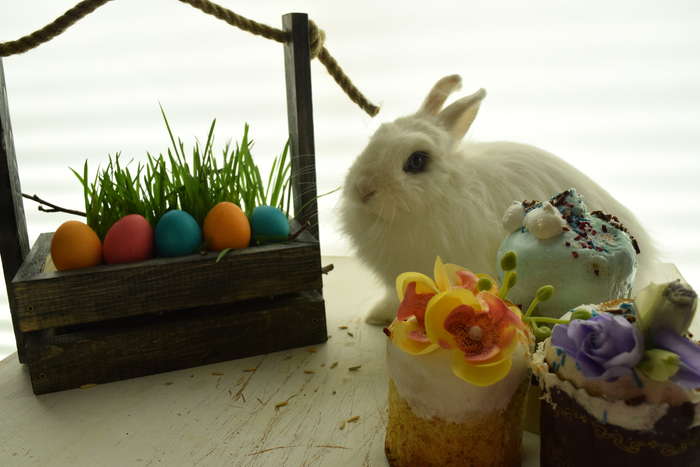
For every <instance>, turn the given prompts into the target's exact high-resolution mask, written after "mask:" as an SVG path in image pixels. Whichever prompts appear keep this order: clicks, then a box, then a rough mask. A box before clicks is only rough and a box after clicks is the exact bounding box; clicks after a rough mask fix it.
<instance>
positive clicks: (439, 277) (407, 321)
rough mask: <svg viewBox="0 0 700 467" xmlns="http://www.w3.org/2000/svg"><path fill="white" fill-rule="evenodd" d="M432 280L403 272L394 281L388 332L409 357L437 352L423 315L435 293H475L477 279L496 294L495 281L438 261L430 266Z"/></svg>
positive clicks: (489, 277) (437, 259)
mask: <svg viewBox="0 0 700 467" xmlns="http://www.w3.org/2000/svg"><path fill="white" fill-rule="evenodd" d="M433 272H434V277H435V280H433V279H431V278H430V277H428V276H426V275H425V274H420V273H417V272H406V273H403V274H400V275H399V276H398V277H397V278H396V293H397V295H398V297H399V300H400V302H401V303H400V305H399V310H398V313H397V316H396V319H395V320H394V322H393V323H391V326H389V328H388V329H389V331H390V333H391V334H390V335H391V340H392V341H393V342H394V343H395V344H396V345H397V346H398V347H399V348H401V349H402V350H404V351H405V352H408V353H410V354H414V355H417V354H424V353H429V352H432V351H434V350H435V349H437V348H438V345H437V343H435V342H431V340H430V339H429V338H428V336H427V334H426V331H425V313H426V310H427V309H428V304H429V302H430V301H431V300H432V299H433V298H434V297H435V296H436V295H438V294H439V293H441V292H446V291H449V290H453V289H460V290H470V291H472V292H473V293H477V287H478V283H479V280H480V279H488V282H489V283H490V284H491V288H490V289H489V291H491V292H494V293H495V291H497V290H498V285H497V283H496V281H495V280H494V279H493V278H492V277H491V276H488V275H486V274H474V273H473V272H471V271H468V270H466V269H464V268H463V267H461V266H457V265H456V264H449V263H448V264H444V263H443V262H442V260H441V259H440V258H439V257H438V258H436V260H435V266H434V271H433Z"/></svg>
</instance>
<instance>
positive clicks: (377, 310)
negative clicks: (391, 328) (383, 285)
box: [365, 293, 399, 326]
mask: <svg viewBox="0 0 700 467" xmlns="http://www.w3.org/2000/svg"><path fill="white" fill-rule="evenodd" d="M398 307H399V302H398V299H397V298H396V296H395V295H394V294H393V293H392V294H387V295H386V296H385V297H384V298H383V299H381V300H380V301H379V302H377V303H376V304H375V305H374V306H373V307H372V309H370V310H369V313H367V316H366V317H365V322H366V323H367V324H372V325H374V326H386V325H387V324H389V323H391V321H392V320H393V319H394V316H396V309H397V308H398Z"/></svg>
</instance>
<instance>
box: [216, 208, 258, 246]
mask: <svg viewBox="0 0 700 467" xmlns="http://www.w3.org/2000/svg"><path fill="white" fill-rule="evenodd" d="M250 233H251V232H250V222H249V221H248V218H247V217H246V215H245V213H244V212H243V211H241V208H239V207H238V206H236V205H235V204H234V203H230V202H228V201H222V202H221V203H219V204H217V205H216V206H214V207H213V208H211V210H210V211H209V213H208V214H207V217H205V218H204V241H205V242H206V244H207V248H208V249H209V250H213V251H220V250H223V249H226V248H245V247H247V246H248V245H250Z"/></svg>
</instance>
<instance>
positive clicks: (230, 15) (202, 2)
mask: <svg viewBox="0 0 700 467" xmlns="http://www.w3.org/2000/svg"><path fill="white" fill-rule="evenodd" d="M109 1H111V0H82V1H81V2H80V3H78V4H77V5H75V6H74V7H73V8H71V9H70V10H68V11H66V12H65V13H63V14H62V15H61V16H59V17H58V18H56V19H55V20H54V21H52V22H51V23H49V24H47V25H46V26H44V27H42V28H40V29H37V30H36V31H34V32H32V33H31V34H28V35H26V36H23V37H20V38H19V39H17V40H14V41H8V42H0V57H7V56H10V55H15V54H21V53H24V52H27V51H29V50H31V49H33V48H36V47H38V46H40V45H41V44H44V43H46V42H48V41H50V40H51V39H53V38H54V37H56V36H58V35H60V34H61V33H63V32H64V31H66V30H67V29H68V28H70V27H71V26H73V25H74V24H75V23H77V22H78V21H79V20H81V19H82V18H84V17H86V16H87V15H89V14H90V13H92V12H93V11H95V10H97V9H98V8H99V7H101V6H102V5H104V4H105V3H107V2H109ZM179 1H180V2H182V3H187V4H189V5H190V6H192V7H194V8H197V9H198V10H201V11H202V12H204V13H206V14H208V15H212V16H214V17H216V18H218V19H220V20H222V21H224V22H226V23H228V24H230V25H231V26H234V27H237V28H239V29H242V30H244V31H247V32H249V33H251V34H254V35H256V36H262V37H264V38H266V39H270V40H273V41H276V42H282V43H284V42H287V41H288V40H289V35H288V34H287V33H286V32H285V31H283V30H281V29H277V28H273V27H271V26H268V25H266V24H263V23H258V22H257V21H253V20H251V19H248V18H246V17H244V16H241V15H239V14H237V13H235V12H233V11H231V10H229V9H228V8H224V7H222V6H221V5H218V4H216V3H214V2H211V1H210V0H179ZM325 40H326V33H325V32H324V31H323V30H322V29H320V28H319V27H318V26H317V25H316V23H314V22H313V21H312V20H309V55H310V58H311V59H312V60H313V59H314V58H318V60H319V61H320V62H321V63H322V64H323V65H324V66H325V67H326V70H327V71H328V73H329V74H330V75H331V76H332V77H333V79H334V80H335V82H336V83H338V85H339V86H340V87H341V89H342V90H343V91H344V92H345V94H347V96H348V97H349V98H350V100H351V101H353V102H354V103H355V104H357V105H358V106H359V107H360V108H361V109H362V110H364V111H365V112H367V114H369V115H370V116H371V117H374V116H375V115H377V113H379V107H378V106H376V105H374V104H372V103H371V102H370V101H369V100H368V99H367V98H366V97H365V96H364V94H362V92H360V90H359V89H357V87H356V86H355V85H354V84H353V82H352V80H350V78H349V77H348V76H347V75H346V74H345V72H344V71H343V69H342V68H341V67H340V65H339V64H338V62H337V61H336V60H335V58H333V56H332V55H331V54H330V52H328V49H327V48H326V46H325Z"/></svg>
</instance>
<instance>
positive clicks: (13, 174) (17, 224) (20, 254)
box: [0, 58, 29, 362]
mask: <svg viewBox="0 0 700 467" xmlns="http://www.w3.org/2000/svg"><path fill="white" fill-rule="evenodd" d="M27 252H29V240H28V239H27V222H26V220H25V218H24V205H23V204H22V188H21V186H20V183H19V174H18V173H17V158H16V156H15V146H14V142H13V140H12V126H11V124H10V110H9V107H8V104H7V88H6V86H5V72H4V69H3V66H2V59H1V58H0V255H1V256H2V267H3V272H4V273H5V285H6V287H7V295H8V301H9V304H10V313H11V315H12V325H13V328H14V331H15V340H16V342H17V353H18V356H19V361H20V362H23V361H24V345H23V342H22V332H21V331H20V329H19V327H18V325H17V310H16V308H17V306H16V303H15V300H14V297H13V295H12V288H11V286H10V283H11V282H12V278H13V277H14V276H15V273H16V272H17V270H18V269H19V267H20V265H21V264H22V261H23V260H24V257H25V256H26V255H27Z"/></svg>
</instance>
